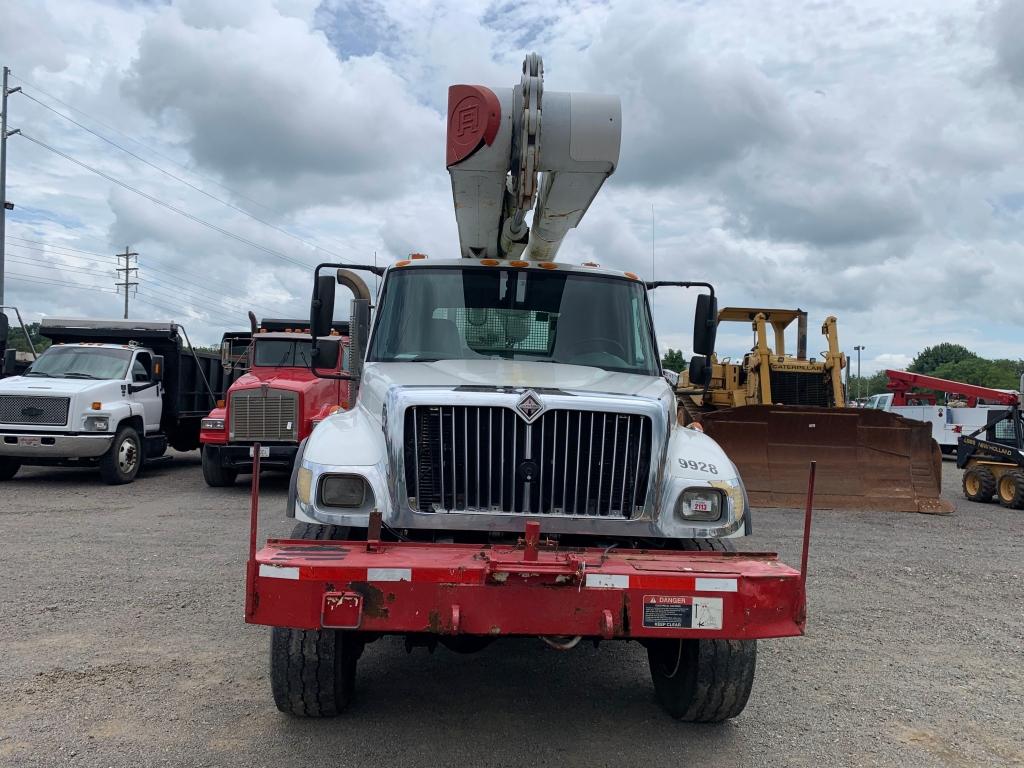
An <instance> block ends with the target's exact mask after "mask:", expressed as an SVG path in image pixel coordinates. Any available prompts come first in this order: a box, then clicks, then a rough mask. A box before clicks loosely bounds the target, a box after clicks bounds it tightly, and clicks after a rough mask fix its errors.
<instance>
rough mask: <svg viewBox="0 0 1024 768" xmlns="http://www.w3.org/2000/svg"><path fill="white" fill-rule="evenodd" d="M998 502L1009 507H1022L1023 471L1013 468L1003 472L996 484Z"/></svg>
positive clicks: (1023, 493)
mask: <svg viewBox="0 0 1024 768" xmlns="http://www.w3.org/2000/svg"><path fill="white" fill-rule="evenodd" d="M996 495H997V496H998V497H999V503H1000V504H1002V505H1003V506H1004V507H1008V508H1010V509H1024V472H1022V471H1021V470H1019V469H1014V470H1011V471H1009V472H1006V473H1004V474H1003V475H1002V476H1001V477H1000V478H999V482H998V483H997V484H996Z"/></svg>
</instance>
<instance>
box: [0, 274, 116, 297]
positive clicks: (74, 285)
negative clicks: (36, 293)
mask: <svg viewBox="0 0 1024 768" xmlns="http://www.w3.org/2000/svg"><path fill="white" fill-rule="evenodd" d="M7 277H10V278H14V279H15V280H23V281H26V282H33V283H42V284H45V285H61V286H66V287H68V288H83V289H86V290H90V291H100V292H101V293H113V291H114V289H113V288H110V287H108V286H103V285H86V284H84V283H70V282H67V281H65V280H54V279H51V278H48V277H38V276H36V275H26V274H23V273H21V272H8V273H7Z"/></svg>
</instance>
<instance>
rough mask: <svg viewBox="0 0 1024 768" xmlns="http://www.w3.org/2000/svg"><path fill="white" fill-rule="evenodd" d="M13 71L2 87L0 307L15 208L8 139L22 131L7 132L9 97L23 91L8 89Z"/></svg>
mask: <svg viewBox="0 0 1024 768" xmlns="http://www.w3.org/2000/svg"><path fill="white" fill-rule="evenodd" d="M10 74H11V70H10V68H9V67H4V77H3V86H2V87H0V94H2V95H0V305H2V304H3V303H4V255H5V250H6V243H7V211H9V210H11V209H12V208H14V204H13V203H8V202H7V138H8V137H9V136H13V135H14V134H16V133H21V131H8V130H7V97H8V96H10V95H11V94H12V93H17V92H18V91H20V90H21V87H20V86H19V87H18V88H8V87H7V82H8V78H9V77H10Z"/></svg>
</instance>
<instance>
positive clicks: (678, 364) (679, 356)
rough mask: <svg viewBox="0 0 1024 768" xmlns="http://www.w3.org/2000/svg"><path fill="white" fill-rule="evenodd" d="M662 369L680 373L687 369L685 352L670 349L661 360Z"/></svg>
mask: <svg viewBox="0 0 1024 768" xmlns="http://www.w3.org/2000/svg"><path fill="white" fill-rule="evenodd" d="M661 367H662V368H664V369H666V370H669V371H675V372H676V373H679V372H680V371H682V370H683V369H684V368H686V361H685V360H684V359H683V350H681V349H672V348H671V347H669V348H668V351H667V352H665V356H664V357H663V358H662V359H661Z"/></svg>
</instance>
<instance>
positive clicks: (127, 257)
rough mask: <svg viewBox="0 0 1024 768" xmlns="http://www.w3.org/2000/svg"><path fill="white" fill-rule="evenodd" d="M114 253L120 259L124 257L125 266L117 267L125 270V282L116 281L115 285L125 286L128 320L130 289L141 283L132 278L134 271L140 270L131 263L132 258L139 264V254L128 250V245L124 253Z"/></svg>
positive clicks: (125, 309) (125, 306)
mask: <svg viewBox="0 0 1024 768" xmlns="http://www.w3.org/2000/svg"><path fill="white" fill-rule="evenodd" d="M114 255H115V256H117V258H118V259H124V266H123V267H118V268H117V271H118V272H124V282H121V283H114V285H116V286H117V287H118V288H124V319H125V320H127V319H128V290H129V289H130V288H134V287H135V286H137V285H138V284H139V283H138V281H135V282H133V281H132V280H131V279H130V278H131V277H132V273H135V272H138V271H139V268H138V267H133V266H132V265H131V264H132V261H131V260H132V258H135V263H136V264H138V263H139V262H138V256H139V254H137V253H135V252H134V251H130V250H128V246H127V245H126V246H125V247H124V253H117V254H114Z"/></svg>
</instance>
